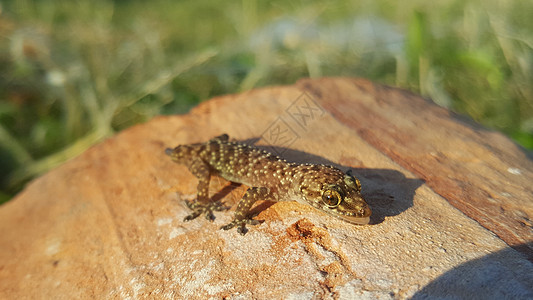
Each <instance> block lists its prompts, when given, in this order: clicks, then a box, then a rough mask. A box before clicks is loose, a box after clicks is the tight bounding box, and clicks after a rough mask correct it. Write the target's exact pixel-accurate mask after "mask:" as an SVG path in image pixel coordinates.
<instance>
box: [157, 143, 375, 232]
mask: <svg viewBox="0 0 533 300" xmlns="http://www.w3.org/2000/svg"><path fill="white" fill-rule="evenodd" d="M165 153H166V154H167V155H169V156H170V158H171V159H172V161H174V162H176V163H178V164H183V165H185V166H186V167H187V168H188V169H189V171H190V172H191V173H192V174H193V175H194V176H195V177H197V179H198V187H197V197H196V199H195V200H193V201H188V200H186V202H185V203H186V205H187V207H188V208H189V209H190V210H192V213H191V214H190V215H188V216H186V217H185V219H184V220H185V221H190V220H193V219H195V218H196V217H198V216H200V215H202V214H204V215H205V217H206V219H208V220H210V221H213V220H214V219H215V216H214V214H213V211H222V210H226V209H228V207H225V206H224V205H223V204H222V203H221V202H220V201H216V202H213V201H210V198H209V195H208V190H209V181H210V178H211V176H212V175H218V176H220V177H222V178H224V179H226V180H228V181H231V182H235V183H240V184H244V185H246V186H248V187H249V188H248V190H247V191H246V192H245V193H244V195H243V196H242V199H241V200H240V201H239V203H238V204H237V209H236V211H235V214H234V217H233V220H232V221H231V222H230V223H229V224H227V225H224V226H222V227H221V229H224V230H229V229H231V228H233V227H237V231H238V232H239V233H240V234H243V235H244V234H245V233H246V232H247V231H248V230H247V229H246V225H257V224H259V223H261V221H259V220H255V219H253V217H255V216H251V215H250V209H251V207H252V206H253V204H254V203H255V202H256V201H258V200H269V201H291V200H296V201H297V202H300V203H303V204H307V205H310V206H312V207H314V208H316V209H318V210H320V211H322V212H325V213H327V214H329V215H331V216H334V217H337V218H339V219H342V220H344V221H347V222H350V223H353V224H359V225H365V224H368V223H369V221H370V215H371V214H372V211H371V209H370V207H369V206H368V204H367V203H366V201H365V200H364V199H363V197H362V195H361V183H360V182H359V180H358V179H357V178H355V177H354V176H353V175H352V174H351V171H348V172H347V173H344V172H343V171H341V170H340V169H338V168H335V167H332V166H327V165H317V164H297V163H291V162H287V161H286V160H284V159H282V158H280V157H279V156H276V155H274V154H272V153H270V152H267V151H264V150H261V149H259V148H256V147H254V146H249V145H246V144H243V143H238V142H231V141H229V136H228V135H227V134H223V135H220V136H217V137H215V138H213V139H211V140H209V141H207V142H205V143H197V144H189V145H180V146H177V147H175V148H167V149H166V150H165Z"/></svg>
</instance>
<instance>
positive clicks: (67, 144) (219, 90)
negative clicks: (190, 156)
mask: <svg viewBox="0 0 533 300" xmlns="http://www.w3.org/2000/svg"><path fill="white" fill-rule="evenodd" d="M532 11H533V2H532V1H521V0H515V1H512V0H509V1H505V0H500V1H496V0H484V1H475V0H471V1H465V0H441V1H425V0H406V1H386V0H381V1H379V0H370V1H366V0H360V1H301V0H289V1H256V0H242V1H207V0H194V1H190V0H180V1H175V0H153V1H125V0H122V1H120V0H115V1H111V0H78V1H46V0H40V1H39V0H16V1H1V2H0V170H1V173H0V203H1V202H2V201H6V200H8V199H10V198H11V197H12V196H13V195H14V193H16V192H17V191H19V190H20V188H21V187H22V186H23V184H24V183H25V182H27V181H28V180H29V179H31V178H32V177H34V176H36V175H39V174H41V173H43V172H45V171H47V170H49V169H50V168H52V167H54V166H56V165H58V164H60V163H62V162H64V161H65V160H67V159H69V158H71V157H74V156H76V155H78V154H79V153H81V152H82V151H83V150H85V149H86V148H87V147H89V146H91V145H93V144H95V143H97V142H98V141H100V140H102V139H103V138H105V137H108V136H110V135H112V134H114V133H115V132H117V131H119V130H122V129H124V128H127V127H128V126H131V125H133V124H136V123H139V122H144V121H146V120H148V119H150V118H152V117H153V116H154V115H158V114H176V113H185V112H187V111H188V110H189V109H190V108H191V107H192V106H194V105H196V104H197V103H198V102H200V101H203V100H206V99H209V98H210V97H213V96H216V95H220V94H226V93H236V92H240V91H244V90H248V89H251V88H255V87H259V86H265V85H279V84H291V83H294V82H295V81H296V80H297V79H299V78H301V77H309V76H310V77H318V76H353V77H366V78H370V79H372V80H374V81H377V82H381V83H384V84H388V85H393V86H399V87H402V88H407V89H410V90H412V91H414V92H417V93H421V94H422V95H424V96H428V97H431V98H432V99H433V100H434V101H435V102H436V103H438V104H439V105H442V106H445V107H447V108H450V109H452V110H454V111H457V112H459V113H462V114H467V115H469V116H470V117H471V118H473V119H474V120H476V121H478V122H480V123H482V124H484V125H486V126H488V127H490V128H494V129H496V130H500V131H502V132H504V133H505V134H507V135H508V136H510V137H512V138H514V139H515V140H516V141H517V142H518V143H520V144H522V145H523V146H524V147H526V148H529V149H532V148H533V51H532V48H533V18H532V17H531V12H532Z"/></svg>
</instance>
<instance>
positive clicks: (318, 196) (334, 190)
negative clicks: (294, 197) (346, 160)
mask: <svg viewBox="0 0 533 300" xmlns="http://www.w3.org/2000/svg"><path fill="white" fill-rule="evenodd" d="M313 167H315V168H316V167H317V166H313ZM318 167H319V168H320V170H317V171H316V172H314V171H312V172H311V174H313V175H312V176H311V177H309V178H304V179H303V181H302V184H301V188H300V189H301V192H302V194H303V196H304V199H305V200H306V203H308V204H311V205H312V206H313V207H315V208H318V209H319V210H322V211H324V212H326V213H328V214H330V215H332V216H335V217H337V218H339V219H342V220H344V221H347V222H350V223H353V224H359V225H365V224H368V223H369V222H370V215H371V214H372V210H371V209H370V207H369V206H368V204H367V203H366V201H365V200H364V199H363V197H362V196H361V183H360V182H359V180H358V179H357V178H355V177H353V176H352V175H351V174H350V173H348V174H344V173H343V172H342V171H341V170H339V169H336V168H333V167H327V166H318ZM311 174H310V175H311Z"/></svg>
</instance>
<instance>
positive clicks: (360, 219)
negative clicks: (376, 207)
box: [338, 205, 372, 225]
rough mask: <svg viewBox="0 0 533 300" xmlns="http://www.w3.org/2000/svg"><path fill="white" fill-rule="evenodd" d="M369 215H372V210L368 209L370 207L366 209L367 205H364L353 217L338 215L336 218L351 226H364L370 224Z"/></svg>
mask: <svg viewBox="0 0 533 300" xmlns="http://www.w3.org/2000/svg"><path fill="white" fill-rule="evenodd" d="M371 215H372V210H371V209H370V207H368V205H364V206H363V207H362V208H360V210H359V211H358V213H357V214H353V215H348V214H340V215H338V217H339V218H341V219H342V220H344V221H347V222H350V223H352V224H357V225H366V224H368V223H369V222H370V216H371Z"/></svg>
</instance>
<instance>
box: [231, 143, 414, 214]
mask: <svg viewBox="0 0 533 300" xmlns="http://www.w3.org/2000/svg"><path fill="white" fill-rule="evenodd" d="M258 140H259V139H258V138H254V139H249V140H244V141H240V142H242V143H245V144H248V145H253V144H255V142H257V141H258ZM254 147H257V148H259V149H263V150H266V151H268V152H272V153H274V154H278V155H279V156H280V157H282V158H284V159H286V160H287V161H289V162H294V163H303V164H305V163H312V164H324V165H330V166H334V167H336V168H339V169H341V170H342V171H344V172H347V171H348V170H350V169H351V170H352V172H353V175H354V176H355V177H357V178H358V179H359V181H360V182H361V186H362V195H363V198H364V199H365V200H366V201H367V203H368V204H369V205H370V207H371V209H372V216H371V218H370V224H379V223H381V222H383V220H384V219H385V217H388V216H396V215H398V214H400V213H402V212H403V211H405V210H407V209H408V208H409V207H411V206H413V198H414V195H415V191H416V189H417V188H418V187H419V186H421V185H422V184H423V183H424V181H423V180H421V179H416V178H406V177H405V176H404V175H403V174H402V173H400V172H398V171H396V170H392V169H372V168H352V167H349V166H343V165H339V164H337V163H334V162H332V161H329V160H327V159H325V158H323V157H321V156H318V155H314V154H310V153H307V152H303V151H299V150H294V149H289V148H284V147H277V146H263V145H254ZM268 206H269V205H268V204H266V207H268ZM266 207H265V206H264V205H261V207H258V208H257V209H259V210H263V209H265V208H266ZM254 211H255V209H254Z"/></svg>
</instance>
